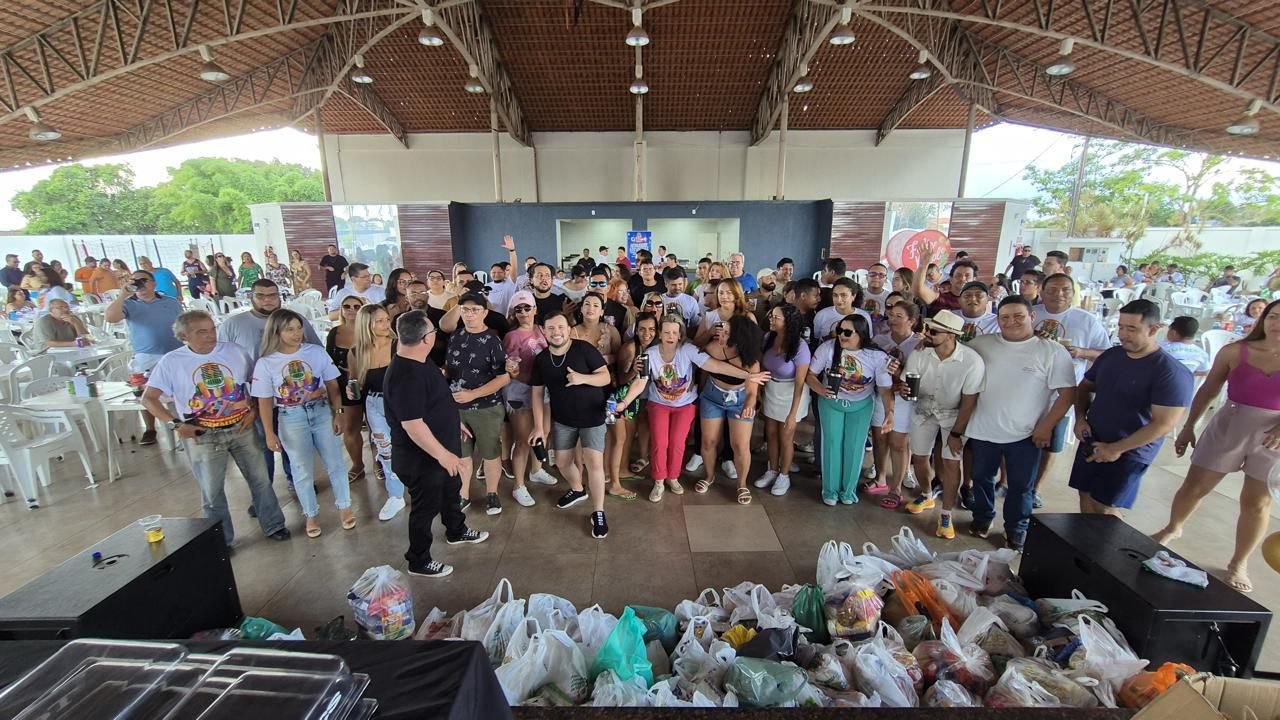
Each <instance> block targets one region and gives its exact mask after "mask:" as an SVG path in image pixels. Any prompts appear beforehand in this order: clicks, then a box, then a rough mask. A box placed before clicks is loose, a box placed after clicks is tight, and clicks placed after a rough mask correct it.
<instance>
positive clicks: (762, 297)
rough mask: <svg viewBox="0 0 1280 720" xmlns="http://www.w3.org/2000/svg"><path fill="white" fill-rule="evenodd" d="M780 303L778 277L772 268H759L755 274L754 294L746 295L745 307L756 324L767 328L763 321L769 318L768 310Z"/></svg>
mask: <svg viewBox="0 0 1280 720" xmlns="http://www.w3.org/2000/svg"><path fill="white" fill-rule="evenodd" d="M780 302H782V294H781V293H780V292H779V291H778V275H777V273H775V272H774V270H773V268H760V270H759V271H758V272H757V273H756V289H755V292H752V293H749V294H748V295H747V305H748V306H750V307H751V312H752V314H753V315H755V318H756V322H758V323H760V325H761V326H762V327H768V323H766V322H765V319H766V318H768V317H769V309H770V308H772V307H773V306H774V305H776V304H778V303H780Z"/></svg>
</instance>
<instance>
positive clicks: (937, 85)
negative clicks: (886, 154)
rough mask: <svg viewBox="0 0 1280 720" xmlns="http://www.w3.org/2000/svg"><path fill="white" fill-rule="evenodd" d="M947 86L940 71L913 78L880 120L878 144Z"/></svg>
mask: <svg viewBox="0 0 1280 720" xmlns="http://www.w3.org/2000/svg"><path fill="white" fill-rule="evenodd" d="M946 86H947V81H946V80H944V79H943V77H942V73H940V72H935V73H933V74H932V75H930V76H929V77H928V78H925V79H924V80H913V81H912V82H911V84H910V85H909V86H907V91H906V92H904V93H902V96H901V97H899V98H898V101H897V102H895V103H894V104H893V107H892V108H890V109H889V112H888V113H886V114H885V116H884V119H883V120H881V121H880V128H879V129H878V130H876V145H879V144H880V143H882V142H884V139H885V138H887V137H889V133H891V132H893V131H894V130H896V129H897V128H898V126H899V125H901V124H902V121H903V120H906V119H907V116H908V115H910V114H911V113H912V112H913V111H915V109H916V108H918V107H920V106H921V105H923V104H925V103H926V102H928V101H929V99H930V98H932V97H933V96H934V95H937V94H938V91H939V90H941V89H942V88H944V87H946Z"/></svg>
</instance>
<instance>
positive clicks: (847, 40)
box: [827, 23, 857, 45]
mask: <svg viewBox="0 0 1280 720" xmlns="http://www.w3.org/2000/svg"><path fill="white" fill-rule="evenodd" d="M854 40H857V38H856V37H854V34H853V30H851V29H849V23H841V24H839V25H837V26H836V29H835V30H832V31H831V36H830V37H828V38H827V42H829V43H831V44H832V45H852V44H853V41H854Z"/></svg>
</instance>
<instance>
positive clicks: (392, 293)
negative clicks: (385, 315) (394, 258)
mask: <svg viewBox="0 0 1280 720" xmlns="http://www.w3.org/2000/svg"><path fill="white" fill-rule="evenodd" d="M407 274H409V271H408V270H406V269H404V268H396V269H395V270H392V271H391V274H390V275H388V276H387V283H386V288H387V291H386V292H387V297H386V300H384V301H383V303H382V304H383V305H384V306H385V307H391V306H392V305H399V304H400V290H399V288H397V287H396V285H397V284H398V283H399V282H400V276H401V275H407Z"/></svg>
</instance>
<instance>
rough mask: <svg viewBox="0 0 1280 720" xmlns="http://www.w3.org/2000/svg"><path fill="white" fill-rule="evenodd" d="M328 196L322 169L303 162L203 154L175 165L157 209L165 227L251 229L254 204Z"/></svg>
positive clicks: (173, 229)
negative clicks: (260, 160)
mask: <svg viewBox="0 0 1280 720" xmlns="http://www.w3.org/2000/svg"><path fill="white" fill-rule="evenodd" d="M322 200H324V185H323V182H322V181H321V179H320V173H318V172H316V171H314V170H311V169H309V168H306V167H303V166H301V165H293V164H286V163H280V162H270V163H266V162H247V161H242V160H224V159H221V158H197V159H194V160H187V161H186V162H184V163H182V165H180V166H179V167H177V168H174V169H170V171H169V180H168V181H167V182H164V183H162V184H161V185H159V186H158V187H156V189H155V193H154V198H153V201H152V204H151V213H152V216H153V217H154V218H155V221H156V223H157V224H158V225H159V226H160V228H161V232H177V233H183V232H217V233H245V232H249V231H250V230H251V229H252V224H251V221H250V217H249V206H250V205H253V204H256V203H268V202H307V201H311V202H314V201H322Z"/></svg>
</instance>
